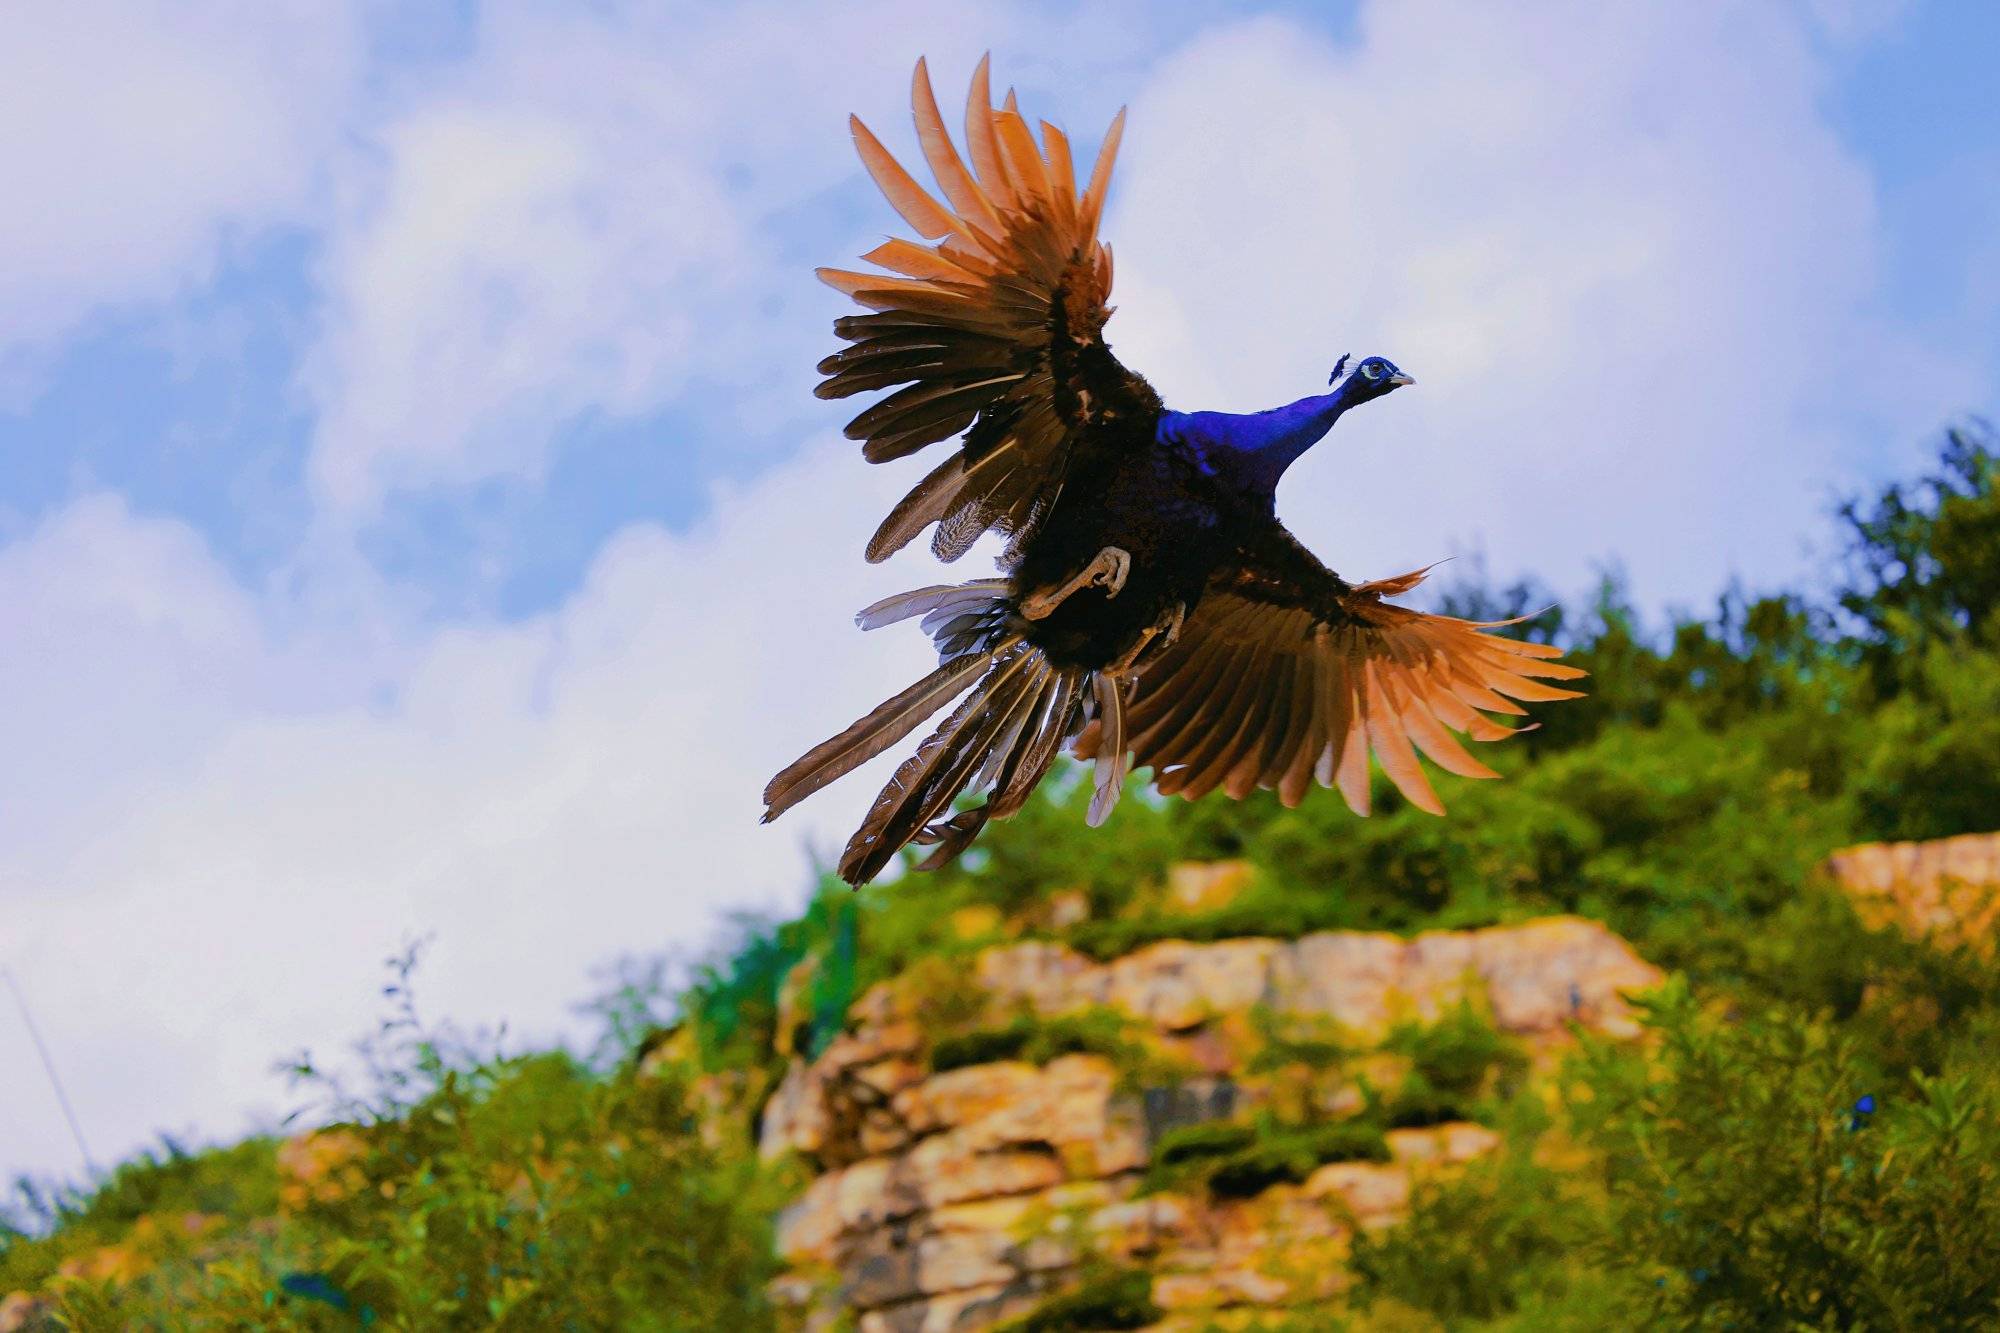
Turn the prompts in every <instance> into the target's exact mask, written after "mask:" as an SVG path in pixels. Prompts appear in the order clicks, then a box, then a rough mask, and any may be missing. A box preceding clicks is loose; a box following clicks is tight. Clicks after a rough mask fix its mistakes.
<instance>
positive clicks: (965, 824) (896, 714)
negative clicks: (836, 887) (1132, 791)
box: [764, 579, 1123, 885]
mask: <svg viewBox="0 0 2000 1333" xmlns="http://www.w3.org/2000/svg"><path fill="white" fill-rule="evenodd" d="M919 617H920V618H921V620H920V623H921V626H922V628H923V631H924V633H926V634H928V635H929V636H930V637H931V639H932V641H933V642H934V643H935V644H936V645H937V650H938V657H939V665H938V667H937V669H936V670H935V671H933V672H931V673H930V674H929V675H927V676H925V677H924V678H923V679H922V680H919V681H917V682H916V683H915V684H913V685H911V686H910V687H909V688H908V689H905V690H904V691H903V692H902V693H900V694H898V695H896V696H895V697H894V698H892V699H889V700H887V701H885V702H884V703H883V704H881V705H880V706H879V707H877V708H876V709H875V710H874V711H873V712H871V713H869V714H868V715H867V716H866V717H864V718H862V719H860V720H859V721H858V722H856V723H854V725H852V726H850V727H848V728H847V730H845V731H843V732H841V733H840V734H839V735H838V736H835V737H833V738H832V739H831V740H828V741H824V742H822V743H821V744H819V745H816V746H814V747H813V748H812V749H810V750H808V751H807V752H806V753H805V754H803V755H801V756H800V757H799V758H798V759H797V760H796V761H794V762H793V763H792V764H791V765H790V766H789V767H787V768H786V769H785V771H784V772H782V773H780V774H778V776H777V777H775V778H772V779H771V783H770V785H769V786H768V787H766V788H765V789H764V805H765V810H764V820H765V822H766V823H768V822H770V821H771V820H773V819H776V818H777V817H778V816H779V815H781V814H783V813H784V812H785V811H787V810H789V809H791V808H792V807H793V806H795V805H797V804H798V803H799V802H800V801H802V800H804V799H805V798H806V797H808V796H810V795H812V794H813V793H814V792H816V791H818V790H819V789H820V788H822V787H824V786H826V785H827V784H828V783H831V782H833V781H835V780H836V779H838V778H841V777H844V776H845V775H847V774H848V773H851V772H853V771H854V770H855V769H856V768H859V767H860V766H861V765H862V764H864V763H866V762H868V761H869V760H870V759H873V758H874V757H875V756H877V755H879V754H881V753H882V752H883V751H885V750H887V749H888V748H889V747H890V746H892V745H894V744H896V742H898V741H900V740H902V739H903V738H904V737H906V736H908V735H909V734H910V733H911V732H913V731H915V730H916V729H917V727H918V725H919V724H921V723H924V722H927V721H929V720H930V719H931V718H933V717H935V716H936V715H937V713H938V712H939V711H940V710H941V709H943V708H944V707H945V706H946V705H948V704H951V703H952V702H953V701H954V700H957V701H958V703H957V706H956V707H954V708H953V709H952V711H951V712H950V713H949V714H947V715H946V717H945V720H944V721H943V722H942V723H940V724H939V725H938V727H937V729H936V730H935V731H933V732H932V733H931V734H930V736H929V737H928V738H927V739H926V740H925V741H924V742H923V744H921V745H920V746H918V747H917V752H916V753H915V754H913V755H911V756H910V757H909V758H908V759H906V760H904V761H903V764H902V765H901V767H899V768H898V769H897V770H896V773H895V775H894V776H893V777H891V778H890V779H889V783H888V785H887V786H885V787H884V788H883V789H882V792H881V794H880V795H879V796H877V797H876V798H875V804H874V805H873V807H871V808H870V810H869V812H868V817H867V819H865V820H864V821H863V822H862V825H861V828H860V829H859V831H857V832H856V833H855V835H854V837H853V838H852V839H851V840H850V841H849V842H848V844H847V849H846V851H845V852H844V853H843V854H842V856H841V859H840V875H841V878H843V879H845V880H846V881H847V882H848V883H850V884H856V885H859V884H865V883H867V882H868V881H869V880H871V879H873V878H875V876H876V875H878V874H880V873H881V872H882V870H883V869H884V868H885V867H887V866H888V864H889V862H890V861H891V860H893V859H894V858H895V855H896V853H897V852H899V851H901V850H902V849H903V848H904V847H905V846H907V845H909V844H911V843H916V844H918V845H921V846H929V847H932V848H933V849H934V850H933V851H932V852H931V853H930V855H929V856H928V857H926V858H925V860H924V861H923V862H922V864H921V865H920V866H919V867H918V868H919V869H923V870H930V869H935V868H936V867H938V866H941V865H943V864H945V863H946V862H948V861H950V860H951V859H952V858H953V857H955V856H957V855H958V854H959V853H960V852H962V851H964V850H965V849H966V847H968V846H969V845H971V843H972V840H973V839H974V838H975V837H977V836H978V835H979V831H980V830H981V829H982V828H984V827H985V826H986V824H987V823H988V822H989V821H991V820H994V819H1005V818H1007V817H1008V816H1010V815H1013V814H1015V813H1017V812H1018V811H1019V810H1020V809H1021V807H1022V806H1023V805H1025V804H1027V800H1028V797H1029V795H1030V794H1031V793H1033V791H1034V790H1035V787H1036V786H1037V785H1038V784H1039V783H1040V782H1041V780H1042V778H1043V777H1045V776H1046V775H1047V774H1048V771H1049V768H1050V766H1051V765H1052V764H1054V762H1055V758H1056V756H1057V755H1058V754H1059V753H1061V751H1062V749H1063V747H1064V746H1065V745H1066V744H1067V743H1069V742H1070V741H1073V740H1074V739H1075V738H1076V735H1077V733H1078V732H1079V731H1080V730H1081V729H1082V727H1083V726H1084V723H1085V722H1086V721H1087V720H1088V718H1089V716H1090V715H1091V713H1092V711H1093V709H1092V705H1093V703H1094V704H1095V710H1096V711H1097V712H1098V713H1102V712H1103V710H1104V709H1105V707H1106V705H1105V704H1104V703H1103V694H1102V690H1101V687H1100V690H1099V693H1098V695H1097V696H1096V698H1095V699H1093V698H1092V696H1091V693H1090V691H1091V686H1092V683H1093V681H1092V673H1091V672H1088V671H1085V670H1081V669H1078V668H1070V667H1058V666H1056V665H1054V664H1053V663H1051V662H1050V661H1049V660H1048V658H1047V657H1045V656H1043V654H1042V652H1041V650H1040V649H1038V648H1036V647H1034V646H1033V645H1032V644H1029V643H1027V642H1025V641H1024V640H1023V639H1022V637H1021V632H1020V627H1021V622H1020V620H1019V618H1018V617H1017V616H1016V615H1015V612H1014V606H1013V603H1012V601H1011V600H1010V599H1009V597H1008V593H1007V583H1006V580H1004V579H979V580H975V581H973V582H971V583H960V584H949V585H943V584H941V585H937V586H934V587H929V588H918V589H915V590H914V591H911V592H905V593H898V594H897V595H895V596H894V597H888V598H884V599H883V600H882V601H879V602H877V603H875V604H874V605H873V606H870V607H868V608H867V609H866V610H864V611H862V612H861V614H860V615H859V616H857V617H856V620H857V621H858V623H859V624H860V625H861V627H862V628H863V629H878V628H880V627H881V626H883V625H889V624H894V623H895V622H897V621H901V620H909V619H913V618H919ZM1111 706H1112V707H1114V708H1115V707H1116V705H1115V704H1114V705H1111ZM1121 734H1122V733H1121ZM1114 767H1115V768H1116V770H1117V771H1118V772H1119V773H1120V775H1121V776H1122V772H1123V756H1120V757H1119V758H1118V760H1117V761H1116V762H1115V764H1114ZM979 792H984V793H985V794H986V801H985V803H984V804H982V805H979V806H976V807H974V808H973V809H970V810H965V811H962V812H960V813H958V814H952V813H951V808H952V806H953V804H954V803H955V802H956V801H957V800H958V798H959V797H961V796H963V795H966V794H968V793H979ZM1112 799H1115V795H1114V797H1113V798H1112ZM1102 803H1103V802H1102V799H1101V798H1100V801H1099V802H1098V803H1096V804H1102ZM1107 809H1108V807H1107Z"/></svg>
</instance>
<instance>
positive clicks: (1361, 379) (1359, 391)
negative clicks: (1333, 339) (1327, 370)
mask: <svg viewBox="0 0 2000 1333" xmlns="http://www.w3.org/2000/svg"><path fill="white" fill-rule="evenodd" d="M1346 366H1347V358H1346V357H1345V356H1343V357H1341V358H1340V360H1339V361H1337V362H1335V363H1334V367H1333V374H1331V375H1329V376H1327V379H1326V382H1327V383H1328V384H1332V383H1334V382H1336V381H1338V380H1340V378H1341V374H1340V372H1341V371H1342V370H1344V369H1345V368H1346ZM1415 383H1416V380H1414V379H1412V378H1411V377H1410V376H1408V375H1406V374H1404V373H1403V372H1402V370H1401V369H1400V368H1399V367H1398V366H1397V365H1396V363H1395V362H1394V361H1391V360H1389V359H1388V358H1387V357H1382V356H1371V357H1366V358H1364V359H1363V360H1362V361H1361V363H1360V364H1359V365H1357V366H1355V367H1354V369H1353V370H1351V371H1348V373H1347V378H1346V380H1345V381H1344V382H1343V383H1342V384H1341V394H1342V396H1344V397H1345V398H1346V399H1347V400H1348V401H1349V402H1350V403H1365V402H1368V401H1370V400H1372V399H1376V398H1380V397H1381V396H1382V395H1383V394H1386V393H1389V392H1391V391H1393V390H1396V389H1400V388H1402V387H1403V386H1404V385H1405V384H1415Z"/></svg>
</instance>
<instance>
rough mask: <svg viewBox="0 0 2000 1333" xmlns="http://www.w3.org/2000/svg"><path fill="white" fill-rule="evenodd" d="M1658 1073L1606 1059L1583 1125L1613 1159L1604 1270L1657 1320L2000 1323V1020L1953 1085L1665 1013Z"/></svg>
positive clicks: (1632, 1061)
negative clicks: (1999, 1254)
mask: <svg viewBox="0 0 2000 1333" xmlns="http://www.w3.org/2000/svg"><path fill="white" fill-rule="evenodd" d="M1646 1008H1647V1022H1648V1023H1649V1024H1650V1025H1651V1026H1652V1028H1653V1029H1654V1030H1655V1032H1657V1033H1658V1034H1659V1051H1658V1056H1657V1058H1655V1059H1648V1058H1645V1057H1643V1056H1641V1055H1638V1054H1635V1053H1633V1052H1631V1051H1629V1050H1625V1051H1620V1050H1614V1049H1612V1048H1610V1047H1608V1046H1603V1045H1599V1046H1595V1047H1593V1048H1592V1049H1591V1050H1590V1053H1589V1054H1588V1056H1587V1057H1586V1058H1585V1060H1584V1061H1583V1063H1582V1064H1581V1066H1580V1073H1579V1078H1580V1084H1581V1087H1582V1089H1583V1090H1584V1091H1585V1093H1586V1097H1585V1098H1584V1099H1583V1100H1581V1101H1579V1102H1578V1103H1577V1108H1576V1114H1577V1118H1578V1122H1579V1126H1580V1129H1581V1131H1582V1132H1583V1134H1584V1136H1585V1140H1586V1142H1588V1143H1589V1144H1590V1145H1591V1146H1592V1147H1594V1148H1595V1149H1597V1150H1598V1151H1599V1152H1601V1153H1602V1154H1603V1155H1604V1159H1605V1163H1606V1179H1607V1182H1608V1185H1609V1189H1610V1196H1611V1201H1610V1205H1609V1212H1608V1217H1607V1221H1606V1226H1605V1235H1606V1240H1605V1243H1604V1247H1603V1255H1604V1257H1605V1259H1606V1261H1607V1262H1616V1263H1617V1264H1619V1265H1620V1266H1621V1267H1623V1266H1630V1267H1636V1268H1637V1269H1638V1271H1639V1272H1640V1273H1642V1274H1643V1275H1644V1276H1645V1277H1646V1278H1648V1279H1650V1283H1651V1286H1650V1288H1649V1290H1650V1291H1651V1292H1652V1293H1653V1295H1652V1303H1653V1306H1654V1312H1655V1315H1656V1316H1657V1317H1658V1318H1660V1319H1662V1320H1665V1321H1667V1322H1670V1323H1682V1322H1688V1321H1692V1320H1694V1319H1696V1318H1697V1317H1699V1318H1700V1319H1702V1320H1705V1321H1708V1322H1711V1323H1713V1324H1715V1325H1716V1326H1727V1325H1729V1324H1733V1325H1734V1326H1735V1327H1739V1328H1808V1327H1809V1328H1834V1327H1837V1328H1917V1327H1925V1328H1947V1329H1971V1328H1989V1327H1992V1326H1993V1325H1994V1323H1995V1322H1996V1321H2000V1262H1996V1261H1995V1259H1994V1250H1993V1240H1992V1238H1993V1236H1994V1235H1995V1234H2000V1069H1996V1067H1995V1065H1994V1062H1993V1060H1992V1056H1991V1051H1992V1042H1993V1041H1994V1039H1995V1038H1996V1037H2000V1020H1996V1017H1995V1015H1994V1014H1993V1013H1992V1011H1988V1012H1987V1013H1986V1014H1985V1015H1984V1016H1982V1018H1981V1019H1980V1021H1978V1022H1976V1023H1974V1024H1972V1025H1970V1026H1968V1027H1967V1028H1966V1029H1965V1031H1964V1033H1963V1035H1962V1036H1960V1037H1959V1038H1958V1039H1956V1040H1955V1041H1953V1042H1952V1043H1951V1044H1950V1045H1949V1047H1948V1048H1947V1049H1946V1050H1945V1052H1944V1055H1943V1059H1942V1062H1941V1068H1940V1069H1939V1071H1938V1072H1936V1073H1926V1072H1924V1071H1922V1070H1920V1069H1919V1070H1910V1071H1908V1073H1907V1074H1906V1075H1904V1076H1900V1077H1895V1076H1891V1075H1889V1074H1887V1073H1886V1071H1885V1070H1884V1068H1883V1066H1882V1064H1881V1063H1880V1062H1879V1061H1877V1060H1875V1059H1874V1058H1872V1056H1871V1054H1870V1053H1869V1052H1868V1051H1867V1050H1865V1049H1864V1048H1862V1047H1861V1046H1860V1045H1859V1044H1858V1043H1857V1042H1856V1041H1855V1040H1854V1039H1853V1038H1852V1037H1851V1036H1850V1035H1848V1034H1847V1033H1844V1032H1842V1031H1840V1030H1838V1029H1836V1028H1834V1027H1833V1026H1831V1025H1829V1024H1828V1023H1827V1022H1826V1021H1825V1020H1824V1019H1823V1018H1819V1017H1814V1016H1810V1015H1804V1014H1800V1013H1798V1012H1796V1011H1785V1010H1772V1011H1768V1012H1764V1013H1760V1014H1756V1015H1752V1016H1748V1017H1743V1018H1737V1019H1723V1018H1719V1017H1716V1016H1713V1015H1710V1014H1705V1013H1704V1012H1702V1010H1701V1008H1700V1006H1699V1005H1698V1004H1697V1003H1696V1001H1695V999H1694V997H1693V994H1692V993H1691V991H1690V990H1689V989H1688V988H1687V987H1686V986H1685V985H1684V984H1681V985H1677V986H1674V987H1670V988H1669V989H1667V990H1666V991H1664V992H1663V993H1662V994H1660V995H1659V996H1658V997H1657V998H1655V999H1652V1000H1650V1001H1648V1003H1647V1006H1646Z"/></svg>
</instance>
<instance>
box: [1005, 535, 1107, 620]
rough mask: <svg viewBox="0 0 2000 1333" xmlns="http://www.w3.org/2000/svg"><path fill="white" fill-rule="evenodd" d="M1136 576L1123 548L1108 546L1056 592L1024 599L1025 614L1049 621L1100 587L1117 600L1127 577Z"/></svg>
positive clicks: (1036, 593) (1029, 617)
mask: <svg viewBox="0 0 2000 1333" xmlns="http://www.w3.org/2000/svg"><path fill="white" fill-rule="evenodd" d="M1131 572H1132V557H1131V555H1130V554H1129V553H1128V552H1127V551H1125V549H1124V548H1123V547H1118V546H1107V547H1105V548H1104V549H1103V550H1101V551H1099V552H1098V553H1097V558H1096V559H1094V560H1092V561H1091V562H1090V563H1089V564H1087V565H1085V566H1084V567H1083V568H1082V569H1080V570H1078V571H1077V572H1076V574H1075V575H1073V576H1072V577H1071V578H1070V579H1069V580H1068V581H1067V582H1065V583H1062V584H1060V585H1058V586H1056V587H1054V588H1043V589H1041V590H1040V591H1039V592H1032V593H1029V594H1028V595H1027V596H1026V597H1023V598H1022V599H1021V614H1022V615H1024V616H1026V617H1027V618H1028V619H1030V620H1042V619H1045V618H1046V617H1047V616H1048V615H1049V614H1050V613H1051V612H1053V611H1054V610H1055V609H1056V608H1057V607H1059V606H1061V605H1062V604H1063V603H1064V602H1066V601H1068V600H1069V599H1070V597H1071V596H1072V595H1073V594H1075V593H1078V592H1080V591H1082V590H1083V589H1085V588H1088V587H1092V586H1096V587H1101V588H1103V589H1104V595H1105V596H1106V597H1116V596H1117V595H1118V593H1119V590H1120V589H1122V588H1123V587H1124V586H1125V577H1126V575H1128V574H1130V573H1131Z"/></svg>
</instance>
